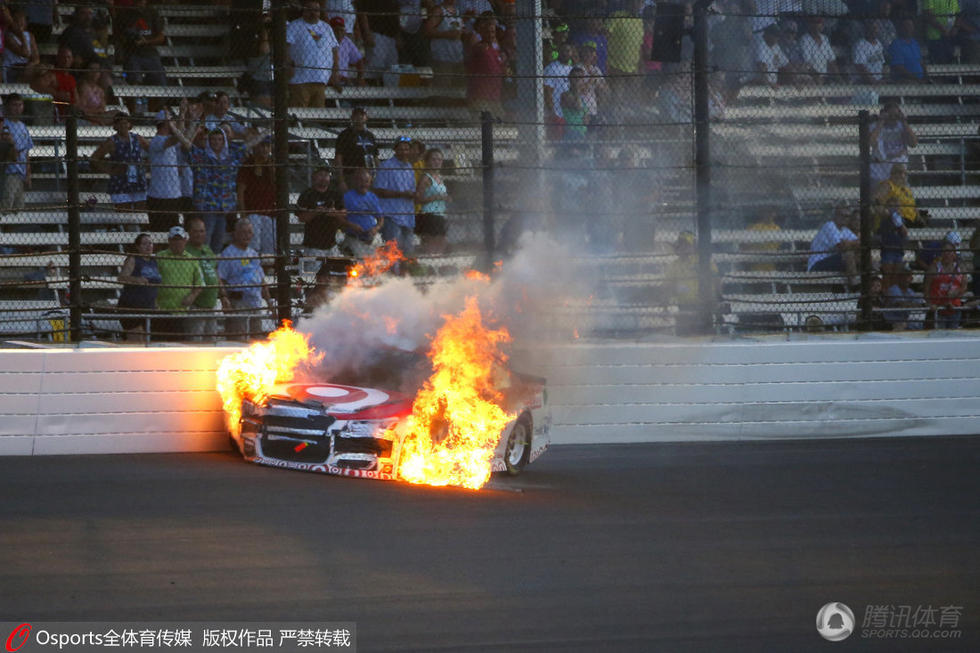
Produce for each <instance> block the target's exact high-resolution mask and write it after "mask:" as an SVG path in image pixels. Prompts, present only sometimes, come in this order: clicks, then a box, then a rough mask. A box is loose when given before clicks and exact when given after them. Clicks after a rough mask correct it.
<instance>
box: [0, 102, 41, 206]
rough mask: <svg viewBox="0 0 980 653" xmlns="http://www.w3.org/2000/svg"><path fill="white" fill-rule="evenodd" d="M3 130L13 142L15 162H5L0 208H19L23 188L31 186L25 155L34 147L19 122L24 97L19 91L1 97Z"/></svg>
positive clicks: (24, 126)
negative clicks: (5, 173) (5, 168)
mask: <svg viewBox="0 0 980 653" xmlns="http://www.w3.org/2000/svg"><path fill="white" fill-rule="evenodd" d="M3 109H4V120H3V132H4V134H5V135H6V134H9V135H10V139H11V141H12V142H13V145H14V150H15V152H16V154H15V157H16V158H15V162H14V163H8V164H7V177H6V179H5V180H4V184H3V199H2V200H0V210H2V211H11V210H15V211H16V210H19V209H22V208H23V207H24V189H25V188H30V187H31V164H30V162H29V161H28V160H27V155H28V153H29V152H30V151H31V148H32V147H34V141H33V140H32V139H31V134H30V132H28V131H27V126H26V125H24V123H23V122H21V119H20V117H21V116H22V115H24V99H23V98H22V97H21V96H20V94H19V93H11V94H9V95H8V96H7V97H5V98H4V99H3Z"/></svg>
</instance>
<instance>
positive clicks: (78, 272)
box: [65, 110, 82, 343]
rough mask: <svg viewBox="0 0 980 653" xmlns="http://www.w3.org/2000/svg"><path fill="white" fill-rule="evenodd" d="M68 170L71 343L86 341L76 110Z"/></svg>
mask: <svg viewBox="0 0 980 653" xmlns="http://www.w3.org/2000/svg"><path fill="white" fill-rule="evenodd" d="M65 166H66V168H65V170H66V174H67V176H68V179H67V182H68V302H69V303H68V307H69V308H68V331H69V334H70V337H71V341H72V342H75V343H77V342H78V341H80V340H81V339H82V233H81V232H82V218H81V215H80V213H79V205H78V117H77V116H76V114H75V111H74V110H72V111H71V112H70V113H69V114H68V118H67V120H66V121H65Z"/></svg>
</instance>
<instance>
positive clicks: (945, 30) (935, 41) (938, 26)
mask: <svg viewBox="0 0 980 653" xmlns="http://www.w3.org/2000/svg"><path fill="white" fill-rule="evenodd" d="M921 6H922V21H923V22H924V23H925V26H926V29H925V39H926V48H928V50H929V62H930V63H935V64H947V63H953V48H955V47H956V46H958V45H960V44H961V42H962V41H963V39H962V33H961V32H960V21H959V13H960V3H959V0H922V5H921Z"/></svg>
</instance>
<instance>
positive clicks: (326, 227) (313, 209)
mask: <svg viewBox="0 0 980 653" xmlns="http://www.w3.org/2000/svg"><path fill="white" fill-rule="evenodd" d="M311 182H312V183H311V185H310V187H309V188H307V189H306V190H304V191H303V192H302V193H300V195H299V199H298V200H297V202H296V217H297V218H298V219H299V221H300V222H302V223H303V248H304V250H305V252H304V253H305V254H306V255H307V256H313V257H316V258H325V257H327V256H334V255H336V254H335V253H334V252H333V250H334V248H335V247H336V246H337V230H338V229H340V228H341V227H347V228H348V230H351V231H352V230H353V229H352V228H351V225H350V223H348V222H347V211H345V210H344V198H343V197H342V196H341V195H340V193H338V192H337V191H336V190H333V189H331V188H330V168H327V167H323V168H317V169H316V170H314V171H313V178H312V180H311Z"/></svg>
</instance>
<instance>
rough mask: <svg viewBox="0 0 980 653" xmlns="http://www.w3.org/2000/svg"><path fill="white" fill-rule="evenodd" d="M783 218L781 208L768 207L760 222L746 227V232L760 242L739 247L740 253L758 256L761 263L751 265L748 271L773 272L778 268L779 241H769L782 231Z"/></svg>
mask: <svg viewBox="0 0 980 653" xmlns="http://www.w3.org/2000/svg"><path fill="white" fill-rule="evenodd" d="M782 223H783V216H782V215H781V214H780V212H779V208H778V207H775V206H770V207H767V208H766V209H765V210H764V211H763V212H762V215H761V216H760V217H759V219H758V220H756V221H755V222H753V223H751V224H750V225H748V226H747V227H746V231H749V232H751V233H752V236H754V237H757V238H758V240H757V241H755V242H752V243H743V244H742V245H740V246H739V251H741V252H743V253H749V254H758V255H759V259H760V260H759V261H758V262H754V263H749V264H748V266H746V269H747V270H752V271H756V272H773V271H775V270H776V269H777V268H776V263H775V260H776V255H777V254H778V253H779V241H778V240H767V238H768V237H769V236H771V235H775V233H776V232H779V231H782V229H783V227H782Z"/></svg>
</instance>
